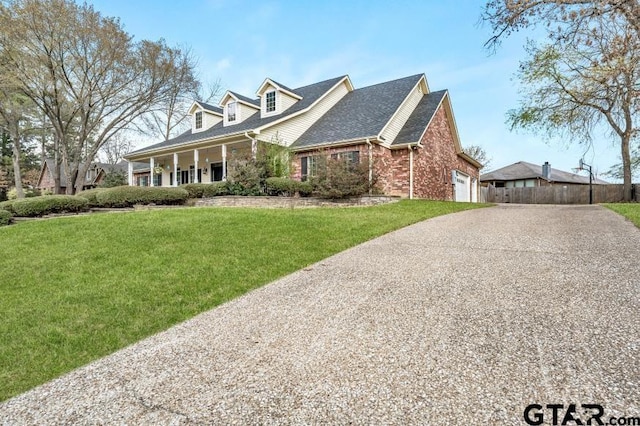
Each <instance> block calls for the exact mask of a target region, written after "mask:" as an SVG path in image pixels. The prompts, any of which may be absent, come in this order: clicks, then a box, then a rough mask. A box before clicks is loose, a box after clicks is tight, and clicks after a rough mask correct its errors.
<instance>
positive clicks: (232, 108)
mask: <svg viewBox="0 0 640 426" xmlns="http://www.w3.org/2000/svg"><path fill="white" fill-rule="evenodd" d="M236 106H237V105H236V102H229V103H228V104H227V121H228V122H232V121H236Z"/></svg>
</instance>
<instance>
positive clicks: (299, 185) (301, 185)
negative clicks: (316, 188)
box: [295, 181, 313, 197]
mask: <svg viewBox="0 0 640 426" xmlns="http://www.w3.org/2000/svg"><path fill="white" fill-rule="evenodd" d="M295 182H296V192H297V193H298V195H300V196H301V197H310V196H311V195H312V194H313V185H312V184H311V182H308V181H304V182H298V181H295Z"/></svg>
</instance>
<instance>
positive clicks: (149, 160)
mask: <svg viewBox="0 0 640 426" xmlns="http://www.w3.org/2000/svg"><path fill="white" fill-rule="evenodd" d="M166 151H169V150H166ZM256 152H257V141H255V140H246V139H245V140H241V141H236V142H229V143H222V144H217V145H211V146H203V147H198V148H194V149H190V150H184V149H183V150H180V151H175V152H170V151H169V152H163V153H158V154H151V155H148V156H144V155H140V156H136V158H134V159H131V160H130V161H129V163H128V183H129V185H130V186H164V187H171V186H180V185H184V184H187V183H213V182H222V181H225V180H227V165H228V163H229V161H230V160H232V159H234V158H241V157H248V156H255V154H256ZM134 162H135V163H145V164H148V165H149V166H148V168H145V170H144V171H143V172H142V173H139V172H138V173H137V172H136V170H135V169H134Z"/></svg>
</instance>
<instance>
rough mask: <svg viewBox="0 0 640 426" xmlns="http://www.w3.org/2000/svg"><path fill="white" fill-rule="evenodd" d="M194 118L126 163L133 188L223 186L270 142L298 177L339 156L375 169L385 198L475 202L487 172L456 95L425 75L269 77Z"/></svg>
mask: <svg viewBox="0 0 640 426" xmlns="http://www.w3.org/2000/svg"><path fill="white" fill-rule="evenodd" d="M189 113H190V114H191V129H190V130H189V131H187V132H185V133H184V134H182V135H180V136H178V137H176V138H173V139H170V140H168V141H164V142H160V143H157V144H154V145H151V146H148V147H146V148H143V149H140V150H137V151H134V152H131V153H129V154H128V155H126V156H125V159H126V160H127V161H129V167H128V172H129V184H130V185H141V184H148V185H149V186H177V185H180V184H184V183H197V182H217V181H223V180H225V179H226V176H227V164H228V162H229V161H230V160H231V159H233V158H234V157H236V156H241V155H255V153H256V152H257V146H258V144H262V143H266V144H280V145H283V146H286V147H288V148H289V149H290V150H291V152H292V153H293V155H294V162H293V164H294V172H293V173H292V178H294V179H300V180H304V179H306V178H307V177H308V176H310V175H312V174H313V170H314V162H315V160H314V158H315V157H317V156H318V155H333V156H340V157H344V158H348V159H349V160H350V161H353V162H357V163H361V162H365V163H366V164H368V165H369V170H370V176H373V175H375V176H376V177H377V185H378V187H379V189H380V190H381V191H382V192H383V193H385V194H388V195H397V196H402V197H408V198H414V197H417V198H428V199H440V200H456V201H474V202H475V201H477V199H478V187H479V184H478V183H479V167H480V166H481V165H480V164H479V163H478V162H477V161H476V160H474V159H473V158H471V157H469V156H468V155H466V154H465V153H464V152H463V151H462V147H461V144H460V138H459V135H458V131H457V128H456V124H455V118H454V115H453V110H452V107H451V102H450V99H449V93H448V92H447V91H446V90H441V91H437V92H431V91H430V90H429V86H428V84H427V79H426V77H425V76H424V74H417V75H413V76H409V77H405V78H401V79H398V80H392V81H388V82H384V83H380V84H376V85H373V86H368V87H363V88H360V89H355V88H354V86H353V84H352V82H351V79H350V78H349V76H347V75H344V76H340V77H336V78H333V79H330V80H325V81H321V82H319V83H314V84H311V85H308V86H303V87H298V88H296V89H291V88H289V87H287V86H285V85H283V84H281V83H278V82H276V81H274V80H271V79H269V78H267V79H265V80H264V81H263V82H262V84H261V85H260V86H259V87H258V89H257V91H256V93H255V97H254V98H250V97H246V96H243V95H240V94H238V93H235V92H231V91H227V92H226V93H225V94H224V96H223V97H222V100H221V102H220V104H219V106H213V105H209V104H206V103H203V102H194V103H193V105H192V107H191V109H190V111H189ZM135 163H144V164H146V165H147V166H146V167H147V170H149V172H148V173H149V178H148V179H147V181H144V180H141V179H136V178H135V176H136V174H137V175H141V174H140V173H136V167H137V168H138V170H140V166H136V164H135Z"/></svg>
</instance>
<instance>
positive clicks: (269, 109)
mask: <svg viewBox="0 0 640 426" xmlns="http://www.w3.org/2000/svg"><path fill="white" fill-rule="evenodd" d="M256 96H257V97H258V98H259V99H260V118H264V117H271V116H272V115H278V114H280V113H282V112H283V111H286V110H287V109H288V108H289V107H290V106H291V105H293V104H295V103H296V102H298V101H299V100H301V99H302V96H300V95H298V94H297V93H295V92H294V91H293V90H291V89H289V88H288V87H287V86H285V85H282V84H280V83H277V82H275V81H273V80H271V79H270V78H267V79H266V80H265V81H264V82H263V83H262V85H261V86H260V88H258V91H257V92H256Z"/></svg>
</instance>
